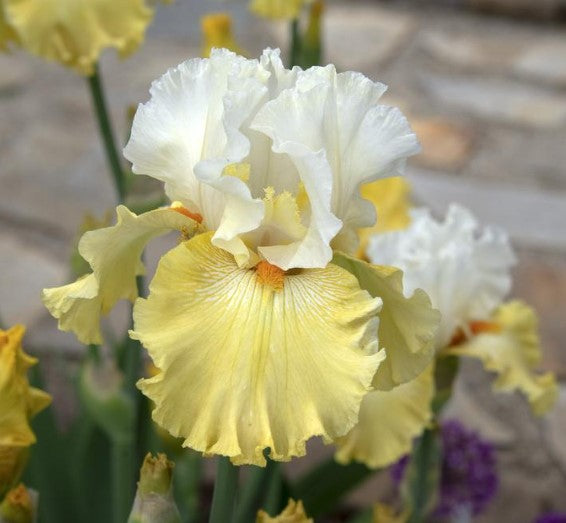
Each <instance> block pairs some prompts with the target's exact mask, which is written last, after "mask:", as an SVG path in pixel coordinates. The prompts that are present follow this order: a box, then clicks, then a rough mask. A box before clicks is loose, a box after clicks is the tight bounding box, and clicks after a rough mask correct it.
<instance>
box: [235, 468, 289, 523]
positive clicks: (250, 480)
mask: <svg viewBox="0 0 566 523" xmlns="http://www.w3.org/2000/svg"><path fill="white" fill-rule="evenodd" d="M277 466H278V464H277V463H275V462H274V461H273V460H269V459H268V460H267V465H266V466H265V467H252V469H251V470H250V474H249V476H248V477H247V478H246V482H245V485H244V487H243V489H242V491H241V492H240V495H239V496H238V510H237V511H236V517H235V518H234V523H248V522H249V521H253V520H254V517H255V514H256V512H257V509H258V508H259V507H260V506H261V505H260V503H261V499H262V494H263V492H264V489H265V485H269V484H270V483H271V476H272V475H273V473H274V472H275V469H276V468H277Z"/></svg>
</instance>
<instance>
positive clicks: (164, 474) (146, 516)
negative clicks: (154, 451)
mask: <svg viewBox="0 0 566 523" xmlns="http://www.w3.org/2000/svg"><path fill="white" fill-rule="evenodd" d="M174 466H175V464H174V463H173V462H172V461H169V460H168V459H167V456H165V454H158V455H157V458H154V457H153V456H152V455H151V454H148V455H147V456H146V457H145V459H144V462H143V465H142V468H141V471H140V481H139V483H138V491H137V493H136V499H135V500H134V506H133V508H132V512H131V514H130V517H129V519H128V523H180V522H181V516H180V514H179V510H178V509H177V506H176V505H175V501H174V499H173V494H172V488H171V487H172V481H173V467H174Z"/></svg>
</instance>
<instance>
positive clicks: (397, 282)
mask: <svg viewBox="0 0 566 523" xmlns="http://www.w3.org/2000/svg"><path fill="white" fill-rule="evenodd" d="M333 263H336V264H337V265H339V266H340V267H343V268H344V269H346V270H347V271H349V272H350V273H352V274H353V275H354V276H355V277H356V278H357V280H358V282H359V284H360V287H361V288H362V289H365V290H367V291H368V292H369V293H370V294H371V295H372V296H378V297H380V298H381V299H382V300H383V307H382V309H381V312H380V313H379V336H378V337H379V347H380V348H384V349H385V352H386V354H387V358H386V359H385V361H384V362H383V364H382V365H380V366H379V369H378V370H377V372H376V374H375V377H374V380H373V386H374V387H375V388H376V389H378V390H389V389H391V388H393V387H395V386H396V385H399V384H402V383H406V382H408V381H410V380H412V379H413V378H415V377H416V376H418V375H419V374H420V373H421V372H422V371H423V370H424V369H425V368H426V367H427V365H428V364H429V363H430V361H431V360H432V358H433V357H434V340H435V336H436V331H437V329H438V326H439V324H440V313H439V312H438V311H437V310H436V309H433V308H432V305H431V303H430V299H429V297H428V295H427V294H426V293H425V292H424V291H423V290H421V289H416V290H415V292H414V293H413V295H412V296H411V297H410V298H406V297H405V296H404V295H403V272H402V271H400V270H398V269H395V268H394V267H385V266H380V265H372V264H369V263H366V262H365V261H362V260H357V259H355V258H352V257H350V256H348V255H346V254H342V253H336V254H335V255H334V259H333Z"/></svg>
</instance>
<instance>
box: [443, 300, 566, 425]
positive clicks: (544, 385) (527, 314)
mask: <svg viewBox="0 0 566 523" xmlns="http://www.w3.org/2000/svg"><path fill="white" fill-rule="evenodd" d="M482 327H483V328H482ZM443 352H444V353H446V354H452V355H455V356H469V357H472V358H477V359H479V360H480V361H481V362H482V363H483V364H484V367H485V368H486V370H488V371H491V372H495V373H496V374H497V379H496V380H495V383H494V387H495V389H496V390H499V391H513V390H519V391H521V392H522V393H523V394H524V395H525V396H526V397H527V399H528V400H529V403H530V405H531V408H532V410H533V412H534V413H535V414H537V415H542V414H544V413H546V412H548V411H549V410H550V409H551V408H552V406H553V405H554V402H555V401H556V398H557V394H558V385H557V384H556V379H555V377H554V375H553V374H552V373H550V372H547V373H544V374H536V373H535V372H534V371H535V370H536V369H537V368H538V367H539V365H540V362H541V352H542V351H541V347H540V340H539V336H538V320H537V317H536V314H535V312H534V311H533V309H532V308H530V307H529V306H528V305H526V304H525V303H523V302H521V301H516V300H515V301H510V302H508V303H504V304H503V305H501V306H500V307H499V308H498V309H497V310H496V311H495V313H494V314H493V316H492V318H491V320H490V321H489V322H488V323H485V324H483V325H480V328H479V329H478V332H477V334H476V335H475V336H472V337H470V338H467V339H464V340H463V341H462V342H461V343H457V344H455V345H452V346H450V347H448V348H447V349H446V350H445V351H443Z"/></svg>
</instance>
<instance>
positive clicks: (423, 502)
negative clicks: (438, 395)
mask: <svg viewBox="0 0 566 523" xmlns="http://www.w3.org/2000/svg"><path fill="white" fill-rule="evenodd" d="M440 459H441V454H440V446H439V434H438V429H437V428H433V429H426V430H425V431H424V432H423V435H422V436H421V437H420V439H419V440H418V441H417V443H416V445H415V448H414V450H413V453H412V455H411V461H410V462H409V466H408V470H407V478H406V482H407V484H406V487H405V488H406V492H407V494H408V497H409V499H408V505H409V506H410V507H411V515H410V516H409V520H408V523H424V522H425V521H427V519H428V517H429V515H430V513H431V512H432V510H433V509H434V507H435V506H436V502H437V499H438V486H439V481H440Z"/></svg>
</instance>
